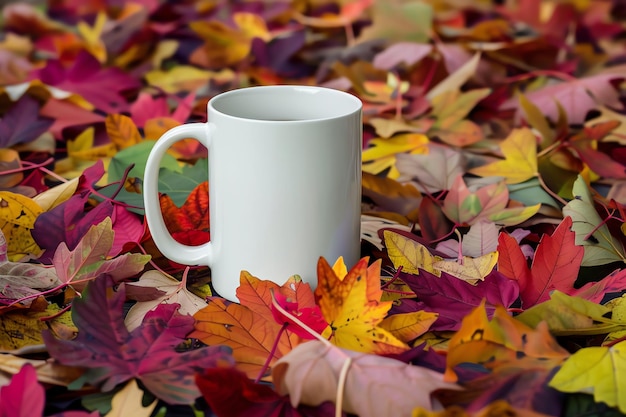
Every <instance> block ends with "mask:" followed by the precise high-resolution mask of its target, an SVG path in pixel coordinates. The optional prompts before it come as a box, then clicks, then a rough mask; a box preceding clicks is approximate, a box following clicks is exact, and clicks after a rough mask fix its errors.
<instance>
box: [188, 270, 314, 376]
mask: <svg viewBox="0 0 626 417" xmlns="http://www.w3.org/2000/svg"><path fill="white" fill-rule="evenodd" d="M292 286H293V287H294V289H291V287H292ZM306 290H307V286H305V285H304V283H303V282H302V280H301V279H300V278H297V279H296V278H293V279H289V280H287V282H285V284H283V285H282V286H279V285H278V284H276V283H274V282H272V281H267V280H260V279H259V278H257V277H254V276H252V275H250V273H248V272H247V271H242V272H241V276H240V285H239V287H238V288H237V297H238V298H239V299H240V300H241V304H236V303H230V302H228V301H226V300H224V299H221V298H217V297H214V298H211V299H209V300H208V305H207V306H206V307H204V308H202V309H201V310H199V311H198V312H197V313H196V314H194V318H195V319H196V325H195V330H194V332H193V333H191V334H190V337H194V338H197V339H199V340H201V341H203V342H204V343H206V344H208V345H214V344H225V345H227V346H230V347H231V348H232V349H233V357H234V359H235V361H236V363H237V368H238V369H239V370H241V371H243V372H245V373H246V374H248V375H249V376H250V377H253V378H254V377H256V378H260V377H262V376H265V371H267V366H269V367H271V366H272V365H273V364H274V362H276V360H277V359H278V358H280V357H282V355H284V354H285V353H287V352H289V351H291V349H293V347H294V346H296V345H297V344H298V343H300V342H301V338H300V337H299V336H297V335H296V334H295V333H292V332H291V331H289V330H288V329H285V328H284V325H283V322H280V323H277V322H276V321H275V320H274V315H273V313H272V307H271V305H272V296H271V293H272V292H276V293H278V292H283V293H284V294H286V295H290V296H291V297H292V298H293V299H296V300H298V299H302V293H303V292H304V293H306ZM308 291H309V292H310V288H309V290H308ZM305 297H306V296H305ZM310 298H311V299H312V297H310ZM303 305H305V302H304V300H303ZM266 364H267V366H266ZM260 373H263V375H261V374H260Z"/></svg>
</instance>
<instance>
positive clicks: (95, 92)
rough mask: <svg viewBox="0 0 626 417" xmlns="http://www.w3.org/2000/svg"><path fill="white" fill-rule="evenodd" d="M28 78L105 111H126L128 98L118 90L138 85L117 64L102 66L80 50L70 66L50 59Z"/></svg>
mask: <svg viewBox="0 0 626 417" xmlns="http://www.w3.org/2000/svg"><path fill="white" fill-rule="evenodd" d="M31 78H35V79H40V80H41V81H42V82H44V83H45V84H47V85H50V86H54V87H56V88H58V89H60V90H65V91H69V92H71V93H75V94H78V95H79V96H80V97H82V98H83V99H84V101H85V102H86V103H83V104H84V105H86V106H92V108H96V109H99V110H102V111H104V112H106V113H119V112H125V111H128V102H127V101H126V99H124V97H122V96H121V93H122V92H124V91H128V90H134V89H136V88H138V87H139V86H140V85H139V82H138V81H137V80H136V79H135V78H132V77H131V76H130V75H128V74H126V73H124V72H123V71H122V70H120V69H119V68H115V67H109V68H102V66H101V65H100V63H99V62H98V60H97V59H96V58H95V57H94V56H93V55H91V54H90V53H88V52H86V51H81V52H80V53H79V54H78V56H77V57H76V60H75V61H74V62H73V65H72V66H71V67H70V68H69V69H65V68H63V65H62V64H61V62H59V61H55V60H49V61H48V62H47V63H46V66H45V67H44V68H42V69H40V70H37V71H34V72H33V73H32V74H31Z"/></svg>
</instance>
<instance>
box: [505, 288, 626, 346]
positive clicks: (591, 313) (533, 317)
mask: <svg viewBox="0 0 626 417" xmlns="http://www.w3.org/2000/svg"><path fill="white" fill-rule="evenodd" d="M610 313H611V309H610V308H609V307H607V306H604V305H601V304H597V303H594V302H591V301H588V300H585V299H582V298H580V297H576V296H571V295H568V294H565V293H563V292H561V291H558V290H555V291H553V292H552V293H551V294H550V299H549V300H547V301H544V302H542V303H540V304H537V305H535V306H533V307H531V308H529V309H528V310H525V311H524V312H522V313H521V314H519V315H518V316H516V318H517V319H518V320H519V321H521V322H523V323H525V324H527V325H529V326H531V327H536V326H537V325H538V324H539V323H541V322H545V323H546V324H547V326H548V328H549V329H550V332H552V334H554V335H557V336H560V335H595V334H607V333H610V332H614V331H619V330H623V329H624V327H625V326H624V324H623V323H620V322H619V321H618V320H614V319H612V318H611V319H610V318H607V316H608V315H609V314H610ZM616 316H617V314H616Z"/></svg>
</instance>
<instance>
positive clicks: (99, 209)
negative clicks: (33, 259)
mask: <svg viewBox="0 0 626 417" xmlns="http://www.w3.org/2000/svg"><path fill="white" fill-rule="evenodd" d="M88 200H89V194H88V193H84V194H82V195H80V194H76V195H74V196H72V197H71V198H69V199H68V200H67V201H64V202H63V203H61V204H59V205H58V206H56V207H54V208H53V209H52V210H49V211H47V212H45V213H41V214H39V215H38V216H37V219H36V220H35V223H34V228H33V230H32V232H31V234H32V237H33V239H34V240H35V242H37V244H38V245H39V246H40V247H41V248H42V249H44V250H45V252H44V254H42V255H41V256H40V259H42V260H43V261H45V260H47V259H52V256H53V253H54V251H55V250H56V249H57V247H58V246H59V245H60V244H61V243H63V244H65V245H66V246H67V248H68V249H69V250H73V249H74V248H76V246H77V245H78V243H79V242H80V239H82V237H83V236H84V235H85V234H86V233H87V230H89V228H90V227H91V226H93V225H95V224H99V223H101V222H102V221H104V219H106V218H107V217H111V215H112V213H113V204H112V203H111V202H109V201H103V202H102V203H100V204H98V205H97V206H95V207H94V208H93V209H91V210H89V211H87V212H85V205H86V204H87V203H88Z"/></svg>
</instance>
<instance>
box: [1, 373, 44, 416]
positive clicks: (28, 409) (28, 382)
mask: <svg viewBox="0 0 626 417" xmlns="http://www.w3.org/2000/svg"><path fill="white" fill-rule="evenodd" d="M45 400H46V395H45V391H44V388H43V386H42V385H40V384H39V382H37V372H36V371H35V368H34V367H33V366H32V365H30V364H25V365H24V366H22V368H21V369H20V371H19V372H18V373H17V374H15V375H14V376H13V378H11V382H10V383H9V384H8V385H6V386H3V387H0V416H7V417H38V416H41V415H43V410H44V406H45Z"/></svg>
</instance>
